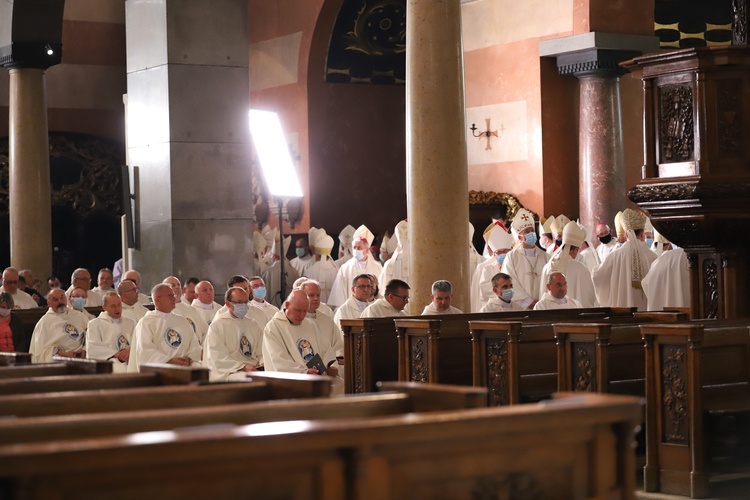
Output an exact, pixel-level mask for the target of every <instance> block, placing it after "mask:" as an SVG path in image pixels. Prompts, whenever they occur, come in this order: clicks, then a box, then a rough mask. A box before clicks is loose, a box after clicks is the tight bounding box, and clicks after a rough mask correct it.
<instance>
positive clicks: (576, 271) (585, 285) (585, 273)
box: [539, 222, 599, 307]
mask: <svg viewBox="0 0 750 500" xmlns="http://www.w3.org/2000/svg"><path fill="white" fill-rule="evenodd" d="M584 237H585V233H584V231H583V229H581V227H580V226H579V225H578V224H577V223H576V222H568V224H567V225H566V226H565V228H563V234H562V247H561V248H559V249H558V250H557V252H555V254H554V255H553V256H552V258H551V259H550V261H549V262H547V264H546V265H545V266H544V270H543V271H542V280H541V282H542V288H540V290H539V293H540V295H544V294H545V293H546V292H547V289H548V287H549V285H548V282H547V279H548V278H549V276H550V274H552V273H554V272H561V273H563V274H564V275H565V277H566V279H567V296H568V297H570V298H573V299H575V300H576V301H578V302H580V303H581V304H582V306H583V307H598V306H599V303H598V302H597V300H596V291H595V290H594V282H593V281H592V280H591V272H590V271H589V269H588V268H587V267H586V266H584V265H583V264H582V263H580V262H578V261H577V260H576V257H577V255H578V252H579V250H580V247H581V245H582V244H583V242H584Z"/></svg>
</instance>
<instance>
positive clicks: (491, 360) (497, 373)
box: [487, 339, 510, 406]
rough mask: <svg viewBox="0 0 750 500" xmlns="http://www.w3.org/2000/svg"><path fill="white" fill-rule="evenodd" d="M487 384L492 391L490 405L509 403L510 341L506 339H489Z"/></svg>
mask: <svg viewBox="0 0 750 500" xmlns="http://www.w3.org/2000/svg"><path fill="white" fill-rule="evenodd" d="M487 386H488V388H489V391H490V406H505V405H507V404H508V403H509V401H510V394H509V388H508V342H507V341H506V340H500V339H492V340H488V341H487Z"/></svg>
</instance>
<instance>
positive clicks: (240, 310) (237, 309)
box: [234, 304, 247, 319]
mask: <svg viewBox="0 0 750 500" xmlns="http://www.w3.org/2000/svg"><path fill="white" fill-rule="evenodd" d="M246 314H247V304H234V315H235V316H237V317H238V318H239V319H242V318H244V317H245V315H246Z"/></svg>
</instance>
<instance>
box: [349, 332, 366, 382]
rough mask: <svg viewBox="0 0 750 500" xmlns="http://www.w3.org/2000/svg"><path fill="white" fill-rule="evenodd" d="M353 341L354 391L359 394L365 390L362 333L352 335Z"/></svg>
mask: <svg viewBox="0 0 750 500" xmlns="http://www.w3.org/2000/svg"><path fill="white" fill-rule="evenodd" d="M352 339H353V341H354V393H355V394H359V393H363V392H366V391H365V380H364V378H365V376H364V373H363V370H362V363H363V362H364V360H363V359H362V354H363V353H362V335H361V334H354V335H352Z"/></svg>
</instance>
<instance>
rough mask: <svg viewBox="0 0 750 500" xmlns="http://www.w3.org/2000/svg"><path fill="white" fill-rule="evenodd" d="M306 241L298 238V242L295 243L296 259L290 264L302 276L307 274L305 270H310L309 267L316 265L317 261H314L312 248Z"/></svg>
mask: <svg viewBox="0 0 750 500" xmlns="http://www.w3.org/2000/svg"><path fill="white" fill-rule="evenodd" d="M310 243H311V244H310V245H308V244H307V242H306V241H305V239H304V238H297V241H295V242H294V253H295V255H296V257H294V258H293V259H292V260H291V261H289V263H290V264H291V265H292V267H293V268H294V269H296V270H297V273H298V274H299V275H300V276H302V275H303V274H305V270H306V269H307V268H308V266H311V265H313V264H314V263H315V259H313V256H312V253H311V251H310V246H311V245H312V242H310Z"/></svg>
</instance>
